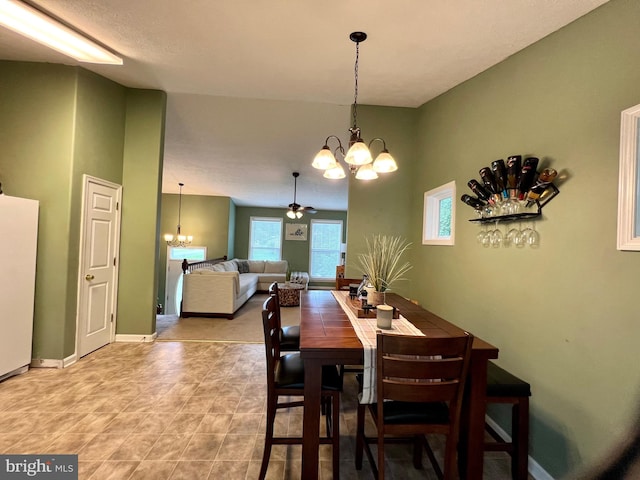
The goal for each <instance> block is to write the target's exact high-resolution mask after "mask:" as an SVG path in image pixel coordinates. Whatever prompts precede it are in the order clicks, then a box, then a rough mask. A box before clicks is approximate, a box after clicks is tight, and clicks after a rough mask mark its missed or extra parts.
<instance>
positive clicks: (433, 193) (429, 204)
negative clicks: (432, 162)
mask: <svg viewBox="0 0 640 480" xmlns="http://www.w3.org/2000/svg"><path fill="white" fill-rule="evenodd" d="M455 196H456V182H455V181H454V182H449V183H447V184H445V185H442V186H441V187H438V188H434V189H433V190H429V191H428V192H426V193H425V194H424V219H423V227H422V244H423V245H454V244H455V223H456V204H455V202H454V201H453V199H454V198H455Z"/></svg>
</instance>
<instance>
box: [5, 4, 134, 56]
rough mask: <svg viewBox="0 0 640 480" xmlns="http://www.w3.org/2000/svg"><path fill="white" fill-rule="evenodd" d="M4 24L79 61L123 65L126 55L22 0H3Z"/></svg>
mask: <svg viewBox="0 0 640 480" xmlns="http://www.w3.org/2000/svg"><path fill="white" fill-rule="evenodd" d="M0 25H4V26H5V27H7V28H9V29H11V30H13V31H15V32H17V33H19V34H21V35H24V36H26V37H29V38H31V39H33V40H35V41H36V42H39V43H41V44H43V45H46V46H47V47H50V48H53V49H54V50H57V51H58V52H60V53H63V54H65V55H68V56H70V57H72V58H75V59H76V60H78V61H79V62H87V63H107V64H111V65H122V58H120V57H119V56H117V55H115V54H113V53H111V52H110V51H109V50H107V49H106V48H104V47H102V46H100V45H98V44H96V43H94V42H93V41H91V40H89V39H88V38H86V37H83V36H82V35H80V34H79V33H77V32H75V31H74V30H72V29H70V28H69V27H66V26H65V25H62V24H61V23H59V22H58V21H56V20H54V19H52V18H51V17H49V16H47V15H45V14H44V13H42V12H40V11H38V10H36V9H35V8H33V7H30V6H29V5H27V4H25V3H22V2H20V1H18V0H0Z"/></svg>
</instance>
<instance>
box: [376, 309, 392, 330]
mask: <svg viewBox="0 0 640 480" xmlns="http://www.w3.org/2000/svg"><path fill="white" fill-rule="evenodd" d="M392 318H393V307H392V306H391V305H378V306H377V307H376V324H377V325H378V328H384V329H387V330H388V329H390V328H391V319H392Z"/></svg>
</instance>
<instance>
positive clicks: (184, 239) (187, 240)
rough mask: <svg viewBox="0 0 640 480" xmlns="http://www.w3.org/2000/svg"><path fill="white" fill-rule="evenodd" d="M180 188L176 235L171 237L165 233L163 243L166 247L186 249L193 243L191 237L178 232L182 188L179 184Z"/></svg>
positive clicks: (179, 227)
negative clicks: (165, 243)
mask: <svg viewBox="0 0 640 480" xmlns="http://www.w3.org/2000/svg"><path fill="white" fill-rule="evenodd" d="M178 185H179V186H180V194H179V196H178V228H177V229H176V234H175V235H173V234H171V233H165V235H164V241H165V242H167V245H169V246H170V247H186V246H187V245H190V244H191V242H193V235H183V234H182V233H181V232H180V229H181V226H180V215H181V213H182V187H184V183H179V184H178Z"/></svg>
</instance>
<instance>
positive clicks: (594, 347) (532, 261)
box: [350, 0, 640, 477]
mask: <svg viewBox="0 0 640 480" xmlns="http://www.w3.org/2000/svg"><path fill="white" fill-rule="evenodd" d="M638 19H640V2H637V1H633V0H613V1H611V2H609V3H607V4H605V5H604V6H602V7H601V8H598V9H597V10H596V11H594V12H593V13H591V14H589V15H587V16H585V17H583V18H581V19H579V20H578V21H576V22H574V23H573V24H570V25H569V26H567V27H566V28H563V29H562V30H560V31H558V32H556V33H554V34H552V35H550V36H548V37H547V38H545V39H543V40H542V41H540V42H538V43H536V44H534V45H532V46H531V47H529V48H527V49H525V50H524V51H522V52H520V53H518V54H516V55H514V56H512V57H510V58H508V59H507V60H505V61H504V62H502V63H500V64H499V65H497V66H495V67H493V68H491V69H490V70H488V71H486V72H484V73H482V74H480V75H478V76H477V77H475V78H473V79H471V80H469V81H467V82H466V83H464V84H462V85H460V86H458V87H456V88H454V89H452V90H451V91H449V92H447V93H446V94H444V95H442V96H440V97H439V98H437V99H435V100H433V101H431V102H429V103H427V104H426V105H424V106H423V107H422V108H420V109H419V123H418V130H417V137H416V140H417V142H418V149H417V156H416V162H415V168H413V169H412V173H413V178H412V182H413V183H412V191H413V197H414V207H415V208H413V209H411V210H410V211H411V215H409V224H410V225H412V228H411V240H413V241H414V242H415V243H416V244H419V241H420V229H421V226H422V218H421V215H422V209H421V208H419V205H420V203H421V201H422V200H421V199H422V195H423V193H424V191H426V190H429V189H431V188H434V187H437V186H439V185H441V184H443V183H446V182H449V181H451V180H455V181H456V185H457V188H458V197H459V196H460V195H461V194H462V193H466V191H467V187H466V182H467V181H468V180H469V179H470V178H474V177H475V178H478V177H479V176H478V170H479V169H480V168H481V167H483V166H486V165H489V164H490V162H491V161H493V160H496V159H498V158H505V159H506V157H507V156H509V155H512V154H521V155H531V156H538V157H539V158H540V159H541V161H543V162H544V164H548V165H550V166H552V167H554V168H556V169H557V170H558V171H559V172H561V177H562V179H561V180H560V181H558V182H557V183H558V186H559V189H560V191H561V194H560V195H559V196H558V197H556V198H555V199H554V200H553V202H551V203H550V204H548V205H547V206H546V207H545V209H544V211H543V217H542V219H540V220H538V221H537V222H536V225H535V226H536V229H537V230H538V231H539V232H540V236H541V245H540V248H538V249H531V248H526V249H514V248H499V249H494V248H488V249H485V248H483V247H482V246H480V245H479V244H477V243H476V234H477V233H478V230H479V228H480V227H479V226H478V225H476V224H472V223H470V222H468V219H469V218H472V217H473V216H474V215H473V213H472V210H471V209H470V208H469V207H468V206H466V205H464V204H463V203H462V202H460V201H458V202H457V221H456V244H455V246H454V247H441V246H420V247H418V248H416V249H413V250H412V255H413V263H414V265H415V268H414V272H413V278H414V280H415V282H414V289H415V295H416V297H417V298H418V299H419V300H420V302H421V304H422V305H424V306H425V307H426V308H428V309H430V310H432V311H434V312H435V313H437V314H439V315H441V316H442V317H444V318H446V319H448V320H450V321H452V322H455V323H457V324H458V325H460V326H463V327H464V328H467V329H468V330H469V331H471V332H473V333H474V334H476V335H478V336H480V337H482V338H484V339H485V340H487V341H489V342H491V343H493V344H495V345H496V346H498V347H499V348H500V358H499V361H498V363H500V364H501V365H503V366H505V367H506V368H508V369H509V370H510V371H512V372H513V373H515V374H516V375H518V376H521V377H522V378H524V379H526V380H527V381H529V382H530V383H531V386H532V391H533V396H532V399H531V402H532V403H531V440H532V442H531V448H530V454H531V455H532V456H533V458H534V459H535V460H536V461H537V462H538V463H539V464H540V465H541V466H542V467H543V468H544V469H545V470H546V471H547V472H549V473H550V474H551V475H553V476H554V477H560V476H562V475H565V474H567V473H568V472H575V471H577V470H580V469H581V468H583V467H584V466H585V465H587V464H589V463H591V462H594V461H595V460H596V459H600V458H603V457H606V456H607V454H608V452H609V450H610V449H611V447H612V446H613V445H614V444H615V443H616V442H617V441H619V440H620V439H621V437H623V436H624V435H625V433H626V429H627V428H628V426H629V425H631V423H632V422H631V419H632V416H633V415H634V414H635V412H636V410H637V405H638V402H639V400H640V397H639V394H640V388H639V387H640V373H638V370H637V368H635V365H636V363H637V359H638V349H637V334H638V333H639V332H640V327H639V325H638V309H637V307H636V303H635V300H634V299H635V298H636V296H637V295H638V274H639V272H640V253H638V252H620V251H617V250H616V212H617V198H618V196H617V195H618V194H617V187H618V154H619V140H620V112H621V111H622V110H624V109H626V108H628V107H630V106H633V105H636V104H638V103H640V88H639V86H640V61H638V59H639V58H640V35H638V25H639V24H638ZM397 213H398V215H400V212H397ZM352 214H355V213H354V212H352V211H350V215H352ZM528 223H529V222H524V224H525V225H526V224H528ZM500 228H503V227H502V226H501V227H500ZM504 228H506V226H505V227H504ZM418 272H419V273H420V274H419V276H418ZM418 280H419V282H418ZM491 414H492V415H495V416H496V417H497V418H501V415H504V411H502V410H495V409H494V410H492V411H491Z"/></svg>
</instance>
